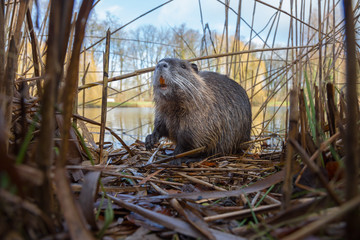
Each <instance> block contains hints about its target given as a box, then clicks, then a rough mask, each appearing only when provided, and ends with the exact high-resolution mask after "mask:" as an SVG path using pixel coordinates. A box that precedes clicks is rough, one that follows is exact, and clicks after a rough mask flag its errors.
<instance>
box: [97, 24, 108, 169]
mask: <svg viewBox="0 0 360 240" xmlns="http://www.w3.org/2000/svg"><path fill="white" fill-rule="evenodd" d="M109 55H110V29H108V30H107V32H106V45H105V54H104V55H103V61H104V66H103V67H104V70H103V71H104V73H103V84H102V86H103V87H102V101H101V126H100V139H99V148H100V153H99V163H100V164H104V163H106V162H104V161H103V149H104V138H105V125H106V113H107V111H106V108H107V96H108V78H109Z"/></svg>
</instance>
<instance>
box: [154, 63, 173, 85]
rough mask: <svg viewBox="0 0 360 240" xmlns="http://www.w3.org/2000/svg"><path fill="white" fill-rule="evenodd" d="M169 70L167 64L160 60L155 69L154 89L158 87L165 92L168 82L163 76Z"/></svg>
mask: <svg viewBox="0 0 360 240" xmlns="http://www.w3.org/2000/svg"><path fill="white" fill-rule="evenodd" d="M168 70H169V64H168V63H167V62H165V61H163V60H161V61H160V62H159V63H158V64H157V65H156V68H155V74H154V80H155V81H154V87H158V88H160V89H161V90H166V89H167V88H168V82H167V80H165V79H166V77H165V76H164V75H166V74H167V71H168Z"/></svg>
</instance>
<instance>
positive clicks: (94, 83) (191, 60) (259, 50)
mask: <svg viewBox="0 0 360 240" xmlns="http://www.w3.org/2000/svg"><path fill="white" fill-rule="evenodd" d="M315 47H316V46H315V45H307V46H296V47H276V48H265V49H250V50H243V51H238V52H230V53H220V54H211V55H207V56H202V57H196V58H191V59H188V61H190V62H195V61H200V60H206V59H212V58H220V57H226V56H235V55H241V54H248V53H256V52H266V51H280V50H287V49H292V48H311V50H313V49H315ZM306 54H308V53H305V54H302V55H301V58H302V57H304V56H306ZM296 61H299V60H294V62H293V63H294V64H295V63H296ZM154 70H155V67H148V68H143V69H139V70H136V71H134V72H131V73H127V74H123V75H120V76H115V77H111V78H109V79H108V82H109V83H110V82H113V81H118V80H122V79H126V78H130V77H135V76H138V75H141V74H144V73H149V72H152V71H154ZM101 84H102V81H97V82H93V83H88V84H85V85H83V86H80V87H79V91H80V90H83V89H85V88H91V87H95V86H99V85H101Z"/></svg>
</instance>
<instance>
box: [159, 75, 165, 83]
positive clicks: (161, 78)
mask: <svg viewBox="0 0 360 240" xmlns="http://www.w3.org/2000/svg"><path fill="white" fill-rule="evenodd" d="M159 80H160V85H165V79H164V78H163V77H162V76H160V79H159Z"/></svg>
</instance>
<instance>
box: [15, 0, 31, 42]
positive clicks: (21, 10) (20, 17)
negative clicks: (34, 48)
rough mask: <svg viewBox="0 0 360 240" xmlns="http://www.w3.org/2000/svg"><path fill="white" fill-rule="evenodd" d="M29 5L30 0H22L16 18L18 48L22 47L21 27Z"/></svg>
mask: <svg viewBox="0 0 360 240" xmlns="http://www.w3.org/2000/svg"><path fill="white" fill-rule="evenodd" d="M28 5H29V0H23V1H20V7H19V12H18V15H17V20H16V28H15V32H14V38H15V44H16V47H17V48H18V49H20V48H19V46H20V40H21V28H22V25H23V23H24V19H25V15H26V12H27V9H28Z"/></svg>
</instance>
